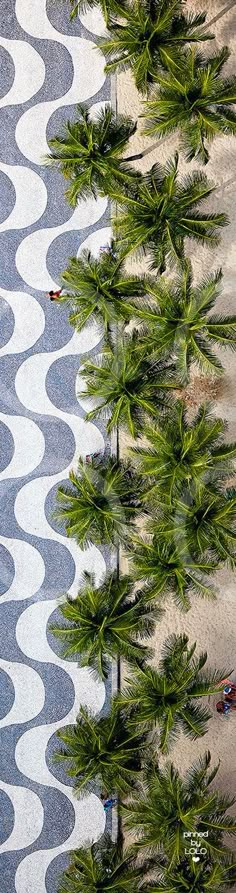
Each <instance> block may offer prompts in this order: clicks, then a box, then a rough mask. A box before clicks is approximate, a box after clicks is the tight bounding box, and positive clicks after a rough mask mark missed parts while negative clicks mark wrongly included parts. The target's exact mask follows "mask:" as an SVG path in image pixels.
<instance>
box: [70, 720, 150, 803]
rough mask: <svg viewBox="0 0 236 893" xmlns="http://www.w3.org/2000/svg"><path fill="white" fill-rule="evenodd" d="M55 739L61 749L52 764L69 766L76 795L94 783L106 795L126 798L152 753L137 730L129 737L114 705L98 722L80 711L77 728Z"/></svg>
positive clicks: (72, 727) (75, 726) (127, 730)
mask: <svg viewBox="0 0 236 893" xmlns="http://www.w3.org/2000/svg"><path fill="white" fill-rule="evenodd" d="M57 736H58V738H59V740H60V741H61V742H62V745H64V746H63V747H62V750H61V751H60V752H58V753H56V754H55V760H56V761H57V762H58V761H62V762H66V763H68V765H69V768H68V769H67V772H68V775H69V776H70V777H72V778H73V779H75V788H76V790H78V791H81V790H82V788H84V787H85V785H88V784H89V782H90V781H92V780H93V781H94V780H95V781H96V782H97V783H98V784H99V785H101V786H102V787H103V788H104V789H105V790H106V791H109V793H112V792H113V791H117V792H118V794H127V793H128V792H129V791H130V790H132V788H135V786H136V784H137V781H138V779H139V778H140V777H141V775H142V764H143V761H144V760H145V759H146V758H147V754H148V755H150V754H151V753H152V748H151V742H150V740H149V741H148V742H147V741H146V739H145V738H144V736H143V735H142V734H140V732H139V731H137V730H136V731H135V732H134V731H133V732H132V733H131V732H130V731H129V729H128V727H127V724H126V723H125V721H124V720H123V718H122V715H121V713H120V711H119V710H117V708H116V706H115V705H113V706H112V709H111V711H110V713H109V715H108V716H103V717H100V718H99V719H97V718H96V717H94V716H92V715H91V714H90V713H89V712H88V710H86V709H85V708H84V707H81V709H80V713H79V716H78V717H77V720H76V724H75V725H74V726H67V727H66V728H64V729H60V730H59V731H58V732H57Z"/></svg>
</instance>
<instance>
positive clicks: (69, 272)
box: [47, 0, 236, 893]
mask: <svg viewBox="0 0 236 893" xmlns="http://www.w3.org/2000/svg"><path fill="white" fill-rule="evenodd" d="M70 3H71V16H72V17H73V16H74V15H76V14H77V13H78V12H79V11H81V10H82V11H84V10H86V9H88V8H89V7H93V6H95V5H97V0H79V2H77V0H70ZM100 5H101V9H102V12H103V15H104V18H105V21H106V26H107V34H106V36H105V37H104V38H101V40H100V39H99V40H98V44H99V48H100V49H101V51H102V52H103V54H105V57H106V60H107V64H106V71H108V72H110V71H114V70H119V69H121V68H130V69H131V71H132V73H133V76H134V78H135V83H136V86H137V88H138V90H140V92H141V93H142V94H143V95H144V96H146V101H145V103H144V105H143V117H144V119H145V131H144V132H146V133H148V134H153V135H154V136H155V137H157V138H158V137H163V136H164V137H165V136H166V134H169V133H172V132H174V131H176V132H178V133H179V136H180V148H181V149H182V150H183V151H184V153H185V155H186V158H187V160H191V159H192V158H194V157H196V158H197V159H198V160H199V161H200V162H201V163H203V164H206V163H207V161H208V158H209V143H210V142H211V141H212V139H213V138H214V137H215V136H216V135H217V134H220V133H224V134H227V133H230V134H234V133H235V131H236V114H235V110H234V103H235V102H236V78H235V77H228V76H227V75H226V76H223V74H222V69H223V66H224V65H225V63H226V62H227V61H228V58H229V52H228V49H227V48H223V49H222V50H220V51H219V52H218V53H216V54H215V55H211V56H209V57H207V58H205V57H203V55H202V54H201V53H200V52H199V51H198V48H197V47H196V45H197V44H198V43H199V42H200V41H203V40H208V39H209V37H211V36H213V35H210V34H209V33H208V32H207V28H206V26H205V28H204V24H205V18H206V17H205V14H204V13H203V14H198V15H193V14H191V13H190V14H186V4H185V3H184V2H181V0H129V2H128V0H120V2H119V0H101V2H100ZM147 99H148V101H147ZM136 126H137V125H136V122H134V121H132V120H131V119H130V118H129V117H127V116H126V117H125V116H122V115H115V114H114V112H113V111H112V109H111V108H110V106H109V105H108V104H105V106H104V108H103V109H102V110H101V111H100V112H99V113H98V114H97V115H96V116H95V117H94V116H93V115H92V114H91V112H90V111H89V109H88V108H87V107H86V106H84V105H80V106H79V107H78V113H77V117H76V120H75V121H73V122H67V124H66V125H65V127H64V129H63V131H62V132H61V133H59V134H58V135H57V136H55V137H54V138H53V139H51V140H50V141H49V145H50V155H49V157H48V158H47V163H49V164H51V165H54V166H55V167H57V168H58V169H59V170H60V171H61V172H62V174H63V176H64V177H65V178H66V180H67V181H68V182H69V188H68V189H67V192H66V197H67V199H68V201H69V203H70V204H71V205H72V206H73V207H74V206H75V205H76V204H77V202H78V201H79V200H80V199H81V198H83V199H84V198H86V197H88V196H90V197H91V196H93V197H94V198H95V199H96V198H97V197H98V196H99V195H106V196H108V197H109V199H110V202H111V204H112V207H113V208H114V220H113V232H114V238H113V241H112V243H111V246H110V247H109V248H107V249H103V250H101V252H100V255H99V258H95V257H93V255H92V253H91V252H90V251H83V252H82V254H81V255H80V256H79V257H78V258H74V257H73V258H70V259H69V262H68V266H67V269H66V270H65V271H64V273H63V274H62V284H63V296H62V299H61V300H62V301H63V302H66V304H67V306H68V311H69V319H70V322H71V324H72V325H73V326H74V327H75V329H76V330H78V331H79V330H81V329H82V328H83V327H84V325H86V324H87V323H88V321H89V320H91V319H94V318H95V319H96V322H97V324H98V326H99V327H100V330H101V337H102V336H103V342H102V349H101V352H100V354H98V355H97V356H96V358H92V359H91V358H90V359H88V360H87V361H85V363H84V364H83V368H82V369H81V370H80V380H81V391H80V398H81V399H84V398H86V401H87V402H90V403H91V409H89V411H88V412H87V416H86V417H87V418H88V419H98V418H102V420H103V423H104V424H105V426H106V428H107V431H108V433H111V432H113V431H115V432H118V433H119V431H124V432H126V433H127V432H128V434H129V437H130V438H131V443H130V446H129V449H128V458H127V457H126V458H124V457H123V456H121V457H120V455H119V450H118V452H117V455H116V457H114V456H112V457H107V455H106V454H105V455H104V456H102V455H98V456H96V457H92V456H91V457H90V458H89V457H86V460H82V459H80V461H79V465H78V469H77V470H76V471H73V472H71V474H70V479H69V481H68V484H67V485H66V486H60V487H59V489H58V494H57V509H56V512H55V514H56V517H57V518H58V519H59V520H60V521H63V523H64V525H65V529H66V533H67V535H68V536H69V537H73V538H74V539H75V540H76V542H77V543H78V544H79V545H80V547H81V548H84V549H86V548H87V547H88V546H89V545H90V544H91V543H96V544H98V545H99V544H103V545H104V544H108V545H109V546H115V547H116V548H117V549H118V550H119V548H120V546H122V548H123V549H124V550H125V553H126V556H127V558H128V562H129V573H128V574H127V575H122V574H120V568H119V562H118V572H117V571H116V572H110V573H107V576H106V579H105V580H103V582H102V583H101V584H100V585H99V586H96V585H95V580H94V578H93V576H92V575H89V574H85V576H84V580H83V585H82V587H81V589H80V591H79V593H78V595H77V597H76V598H73V599H71V598H70V597H69V596H67V597H66V599H65V601H64V602H63V603H62V604H60V616H59V620H58V622H57V624H54V625H53V626H52V627H51V632H52V633H53V634H54V635H55V636H57V637H58V638H59V640H60V641H61V643H62V646H63V649H64V654H65V656H68V657H71V656H73V657H76V658H77V659H78V661H79V664H80V665H87V666H88V667H90V669H91V672H93V673H96V675H98V676H99V677H101V678H102V679H107V677H108V676H109V673H110V668H111V661H112V660H118V662H120V661H121V660H122V662H123V664H124V667H125V672H126V673H127V678H126V679H125V681H124V684H123V685H122V688H121V690H119V691H118V693H117V694H116V696H114V697H113V698H112V701H111V704H110V711H109V715H101V716H99V717H94V716H92V715H91V714H90V713H89V711H88V710H86V709H85V708H81V710H80V713H79V716H78V718H77V721H76V723H75V724H74V725H73V726H70V727H66V728H63V729H61V730H60V731H59V733H58V739H59V742H60V746H59V749H58V751H57V753H56V755H55V759H56V760H58V761H60V762H62V763H63V764H65V765H66V767H67V772H68V775H69V776H70V777H71V778H72V779H73V784H74V787H75V790H76V791H77V792H78V793H81V792H82V791H84V790H87V791H88V790H91V789H92V790H93V789H94V788H93V786H94V784H96V785H98V786H99V789H100V790H103V791H105V792H106V794H107V795H108V794H109V795H111V794H117V795H118V798H119V817H120V819H121V818H122V826H123V828H124V829H125V834H126V837H127V838H128V835H129V832H131V835H132V837H135V843H132V844H131V846H128V841H126V842H127V847H126V849H124V847H123V841H122V837H121V836H119V837H118V840H117V842H116V844H113V843H112V842H111V840H110V839H109V837H106V836H105V837H104V839H103V841H102V842H101V843H100V844H93V845H92V846H91V847H90V848H88V849H86V850H84V849H82V848H81V849H79V850H77V851H75V852H74V853H72V855H71V861H70V865H69V867H68V869H67V870H66V871H65V872H64V874H63V877H62V881H61V886H60V888H59V893H85V891H89V893H97V891H98V890H99V891H101V893H105V891H108V890H109V891H113V890H114V891H117V893H118V889H119V891H121V893H139V891H140V893H144V891H145V893H151V891H153V893H160V891H166V893H184V891H185V893H186V891H189V893H190V891H192V893H193V891H194V893H206V891H209V893H210V891H211V893H219V891H221V890H228V889H229V888H230V887H232V886H233V885H234V884H235V881H236V865H235V863H234V859H233V856H232V854H231V851H230V849H229V848H228V847H227V846H226V843H225V839H224V835H225V833H227V834H228V835H234V834H235V832H236V819H235V817H234V816H232V815H229V814H228V809H229V807H231V806H233V804H234V798H232V799H230V798H229V797H226V796H222V795H221V794H220V793H219V792H218V791H217V789H216V788H215V786H214V787H213V788H212V782H213V781H214V779H215V776H216V773H217V770H218V766H216V767H215V768H213V769H211V768H210V754H209V753H206V754H205V756H204V757H203V758H201V759H200V760H199V761H198V763H197V764H196V765H194V766H192V767H191V768H190V769H189V770H188V772H187V773H186V774H185V775H184V776H181V774H180V773H179V771H177V769H176V768H175V767H174V766H173V764H172V763H167V764H166V765H165V766H164V768H162V767H161V765H160V755H161V754H163V755H166V754H168V753H169V750H170V749H171V746H172V744H173V743H174V742H175V740H176V739H177V737H178V735H179V733H180V732H182V733H184V734H185V735H187V736H188V737H190V738H191V739H193V740H194V739H196V738H198V737H201V736H202V735H204V734H205V732H206V731H207V728H208V723H209V721H210V718H211V711H210V710H209V706H208V705H207V706H206V701H205V703H204V701H202V699H204V698H205V699H206V698H209V696H210V695H212V694H216V693H217V692H220V691H222V689H223V686H224V683H223V682H222V679H224V677H225V676H227V675H228V674H230V673H231V672H232V667H230V666H228V667H227V668H220V667H218V668H215V669H212V668H210V667H208V666H207V653H200V654H198V655H197V654H196V643H194V644H192V645H191V644H189V640H188V636H187V635H186V634H185V633H182V634H181V635H177V634H175V635H172V636H169V637H168V638H167V639H166V641H165V642H164V645H163V648H162V651H161V654H160V659H159V665H158V666H155V667H154V666H153V664H150V663H149V661H150V659H152V658H153V656H154V655H153V651H152V649H151V648H150V639H151V637H152V636H153V633H154V630H155V624H156V622H158V621H159V620H160V619H161V617H162V615H163V605H164V603H165V598H166V597H167V596H169V595H171V596H172V597H173V598H174V599H175V602H176V604H177V606H178V608H181V609H182V610H183V611H186V610H188V609H189V607H190V603H191V598H192V596H193V595H194V594H196V595H200V596H203V597H208V598H209V597H211V598H214V597H215V590H214V587H213V585H212V579H210V582H209V578H212V577H213V576H214V572H215V571H216V569H218V567H219V564H220V563H221V564H223V563H225V562H227V563H228V564H230V565H231V566H232V567H233V568H234V567H235V563H236V549H235V540H236V524H235V521H236V490H235V489H234V482H235V465H234V460H235V455H236V444H235V443H230V442H228V441H227V440H226V436H227V425H226V424H225V423H224V422H223V421H222V420H221V419H218V418H216V417H215V415H214V412H213V409H212V408H211V407H210V406H209V405H206V404H204V405H202V406H200V408H199V410H198V412H197V413H196V415H195V417H194V418H191V419H190V418H189V416H188V414H187V412H186V406H185V388H186V385H187V384H188V382H189V379H190V374H191V371H192V368H193V365H194V366H198V367H199V368H200V370H201V372H203V373H204V374H205V375H209V374H210V375H218V376H219V375H220V374H222V372H223V367H222V363H221V358H220V355H219V354H220V350H219V349H220V348H231V349H232V350H234V349H235V346H236V316H234V315H230V316H229V315H225V314H219V313H217V312H214V305H215V302H216V300H217V298H218V296H219V293H220V287H221V279H222V271H221V270H218V271H216V273H215V274H211V275H208V276H207V277H205V279H203V280H202V281H201V282H200V283H198V284H194V282H193V276H192V270H191V264H190V261H189V259H188V258H187V257H186V253H185V252H186V237H190V238H191V239H192V240H194V241H195V242H196V243H200V244H203V245H204V244H205V245H208V246H209V247H211V246H215V245H217V243H218V241H219V233H220V229H221V227H224V226H225V225H226V224H227V223H228V219H227V216H226V214H225V213H224V212H217V213H213V212H209V211H207V210H205V208H204V204H203V211H202V209H201V205H202V203H204V202H205V200H206V199H208V198H209V197H210V196H211V194H212V193H213V192H214V188H215V187H214V184H212V183H210V182H209V181H208V179H207V177H206V175H205V174H203V173H202V171H200V172H199V171H197V172H194V173H192V174H190V175H188V176H187V177H185V178H181V177H180V176H179V172H178V153H175V156H174V158H172V159H170V160H169V161H168V162H167V164H166V165H165V166H162V165H160V164H159V163H156V164H154V165H153V166H152V168H151V170H150V171H148V173H146V174H141V173H140V172H138V171H137V169H136V168H135V161H136V160H138V159H139V158H140V157H142V154H146V153H147V151H149V150H144V153H139V154H138V155H132V154H130V155H129V154H127V152H128V151H129V150H128V145H129V140H130V138H132V136H133V135H134V133H135V130H136ZM155 145H156V146H158V142H156V144H155ZM153 148H155V146H154V147H153V146H151V147H150V151H153ZM131 252H132V253H134V252H135V253H136V255H137V254H138V255H140V254H141V256H142V255H146V256H147V257H148V260H149V268H150V273H148V274H146V275H143V276H137V275H131V274H129V273H128V272H127V269H126V263H125V262H126V258H127V256H128V255H129V254H130V253H131ZM171 267H173V268H174V275H173V272H172V273H171V276H170V275H169V274H168V269H169V268H171ZM166 269H167V275H163V273H165V271H166ZM117 443H118V444H119V439H118V440H117ZM119 830H121V825H120V823H119ZM195 844H196V846H195ZM199 847H200V850H199ZM199 851H200V853H201V856H200V857H199V855H197V856H196V853H199ZM194 853H195V855H194Z"/></svg>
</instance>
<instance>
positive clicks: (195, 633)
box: [117, 0, 236, 812]
mask: <svg viewBox="0 0 236 893" xmlns="http://www.w3.org/2000/svg"><path fill="white" fill-rule="evenodd" d="M226 5H227V4H226V3H223V2H216V0H214V2H213V0H212V2H208V3H207V2H205V3H204V2H198V3H194V2H192V3H189V2H187V3H186V9H191V10H193V11H195V12H197V11H198V12H199V10H200V9H202V10H203V9H207V10H208V20H209V21H210V20H211V19H212V18H213V17H214V16H215V15H217V14H218V13H219V12H220V11H221V10H223V9H224V8H225V7H226ZM212 30H213V31H214V33H215V40H214V41H210V42H207V43H204V44H203V47H202V51H203V53H204V54H206V53H207V51H208V50H209V51H210V52H211V51H213V52H214V50H215V49H216V48H218V47H221V46H223V45H228V46H229V48H230V50H231V52H232V56H231V59H230V60H229V61H228V63H227V69H225V71H226V70H227V72H232V71H233V68H234V70H235V50H236V6H234V7H233V8H232V9H231V10H230V11H229V12H227V13H226V14H225V15H224V17H223V18H222V19H221V20H219V21H218V22H217V23H216V24H215V25H214V26H212ZM117 80H118V83H117V90H118V111H120V112H121V111H122V112H123V113H126V114H129V115H131V116H132V118H134V119H136V118H138V116H139V115H140V114H142V102H141V100H140V97H139V95H138V93H137V91H136V88H135V86H134V82H133V79H132V76H131V74H130V73H129V72H128V73H127V72H124V73H122V74H120V75H119V77H118V79H117ZM142 126H143V124H142V119H140V118H139V121H138V129H137V133H136V134H135V135H134V136H133V137H132V139H131V141H130V145H129V149H128V152H127V154H129V155H130V154H131V152H134V153H135V152H140V151H143V149H144V148H145V149H146V148H147V147H148V145H151V144H153V143H154V142H155V140H154V139H153V138H152V140H151V139H147V138H146V137H145V138H144V137H143V136H142ZM176 148H177V137H176V134H175V135H174V136H171V137H170V138H168V139H166V140H165V141H163V140H162V141H160V142H159V143H158V142H156V144H155V146H154V149H153V151H152V152H151V153H150V154H149V155H146V156H145V158H144V159H142V160H141V161H138V162H136V164H137V167H138V169H139V170H141V171H145V170H148V169H149V168H150V167H151V165H152V164H153V163H154V162H155V161H161V162H164V161H165V160H166V159H167V158H169V157H170V156H172V155H173V154H174V151H175V150H176ZM210 155H211V158H210V161H209V163H208V165H207V166H206V168H205V172H206V173H207V175H208V178H209V179H211V180H213V181H214V182H215V184H216V185H217V186H218V187H219V188H218V190H217V192H216V193H215V194H214V195H213V196H212V197H211V198H210V200H208V202H207V209H214V210H216V209H217V210H218V211H219V210H221V211H224V212H226V213H227V214H228V216H229V219H230V224H229V226H227V227H225V228H224V229H223V230H222V233H221V243H220V245H219V246H218V247H217V248H216V249H214V250H212V251H210V250H208V249H207V248H201V247H199V246H196V244H193V243H191V242H188V243H187V242H186V254H187V255H188V256H190V258H191V261H192V264H193V269H194V274H195V280H197V279H199V278H201V276H202V275H204V274H206V273H207V272H210V271H212V272H213V271H214V270H216V269H218V268H219V267H220V266H222V267H223V272H224V278H223V290H222V296H221V297H220V299H219V301H218V305H217V310H219V311H220V310H222V311H224V312H225V313H230V312H234V311H235V304H236V296H235V293H236V244H235V242H236V140H235V138H233V137H226V136H225V137H224V136H222V137H217V138H216V140H215V141H214V143H213V144H212V146H211V147H210ZM199 168H200V165H199V164H198V163H197V162H196V161H195V162H191V163H190V164H186V163H185V161H184V159H183V156H182V155H180V164H179V170H180V173H185V172H188V173H190V172H191V171H193V170H195V169H199ZM144 267H145V269H146V270H147V269H148V262H147V261H145V264H143V263H141V262H140V261H138V262H137V258H134V257H133V258H132V259H130V258H129V261H128V268H129V270H130V271H131V270H132V271H133V272H134V270H135V272H137V270H138V271H139V272H141V271H142V270H143V269H144ZM221 360H222V362H223V363H224V367H225V374H224V376H223V378H222V379H221V381H220V382H219V383H216V386H214V385H213V383H212V382H211V381H208V382H206V380H205V381H204V377H203V379H202V377H201V376H200V379H199V375H196V372H194V374H193V375H192V376H191V379H192V381H191V400H190V404H191V403H192V404H194V403H195V404H196V405H198V403H199V402H201V401H202V400H204V399H205V398H206V396H207V397H208V398H209V399H212V396H214V398H215V400H214V405H213V411H214V413H215V414H216V415H218V416H220V417H222V418H224V419H226V420H227V421H228V425H229V428H228V435H227V438H228V439H230V440H231V439H232V440H235V439H236V383H235V382H236V354H234V353H233V352H231V351H230V350H227V351H221ZM122 442H123V449H124V448H125V447H126V445H127V438H122V435H121V443H122ZM123 570H124V571H126V570H127V562H123ZM214 584H215V586H216V587H217V600H216V601H204V600H203V599H201V598H199V597H197V596H194V595H193V596H192V607H191V609H190V610H189V612H188V613H187V614H183V613H181V611H180V610H178V608H177V607H176V605H175V603H174V601H173V600H172V599H168V601H167V602H166V603H165V613H164V615H163V618H162V620H161V622H160V623H159V624H158V625H157V626H156V632H155V636H154V638H153V640H152V646H153V648H154V649H155V657H154V660H153V663H154V664H155V665H158V661H159V655H160V648H161V645H162V642H163V641H164V639H165V638H166V637H167V636H168V635H170V634H171V633H173V632H175V633H181V632H186V633H187V635H188V636H189V642H190V644H191V643H193V642H194V641H196V642H197V653H199V652H200V651H201V650H205V649H206V650H207V653H208V666H211V667H219V668H221V667H226V668H228V669H229V670H230V669H232V670H233V672H232V676H231V678H232V679H235V680H236V574H235V573H233V572H232V571H231V570H229V569H228V568H227V567H224V568H221V569H220V570H219V571H218V573H217V574H216V576H215V578H214ZM123 674H124V677H125V676H127V672H126V671H125V668H124V670H123ZM218 697H219V696H218ZM218 697H214V698H210V699H209V702H210V704H211V707H212V708H213V716H212V719H211V720H210V721H209V731H208V733H207V734H206V735H205V736H204V737H203V738H201V739H198V740H197V741H191V740H190V739H188V738H186V737H184V736H183V735H180V736H179V738H178V740H177V742H176V744H175V745H174V746H173V747H172V748H171V751H170V754H169V757H170V759H171V760H173V762H174V763H175V765H176V766H177V767H178V768H179V769H180V770H182V771H184V770H185V769H186V768H187V767H188V766H189V765H190V764H191V763H192V762H194V760H196V758H197V757H198V756H199V755H200V754H203V753H204V752H205V751H206V750H207V749H209V750H210V751H211V754H212V764H215V763H217V762H218V761H219V760H220V761H221V762H220V767H219V773H218V776H217V780H216V782H215V784H217V786H218V787H219V788H220V789H221V790H222V791H224V792H228V793H229V794H231V795H233V794H235V795H236V746H235V744H236V713H235V714H232V715H231V716H230V717H228V718H226V717H224V716H221V715H219V714H217V712H216V710H215V703H216V701H217V700H218ZM231 811H232V812H235V809H231Z"/></svg>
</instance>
